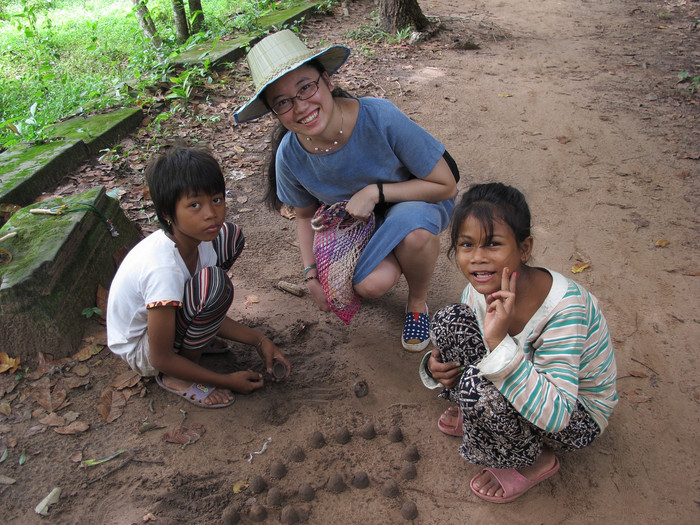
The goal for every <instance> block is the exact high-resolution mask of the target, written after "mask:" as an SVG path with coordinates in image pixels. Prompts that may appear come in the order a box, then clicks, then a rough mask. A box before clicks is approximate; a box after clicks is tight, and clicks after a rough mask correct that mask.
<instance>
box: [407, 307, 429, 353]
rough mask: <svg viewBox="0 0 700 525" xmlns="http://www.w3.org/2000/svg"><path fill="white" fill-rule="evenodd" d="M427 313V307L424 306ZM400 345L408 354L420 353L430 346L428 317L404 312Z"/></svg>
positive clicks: (422, 314)
mask: <svg viewBox="0 0 700 525" xmlns="http://www.w3.org/2000/svg"><path fill="white" fill-rule="evenodd" d="M425 311H426V312H427V311H428V305H426V306H425ZM401 344H402V345H403V347H404V348H405V349H406V350H408V351H409V352H420V351H422V350H425V348H426V347H427V346H428V345H429V344H430V317H429V314H427V313H425V314H424V313H422V312H406V317H405V318H404V322H403V334H402V337H401Z"/></svg>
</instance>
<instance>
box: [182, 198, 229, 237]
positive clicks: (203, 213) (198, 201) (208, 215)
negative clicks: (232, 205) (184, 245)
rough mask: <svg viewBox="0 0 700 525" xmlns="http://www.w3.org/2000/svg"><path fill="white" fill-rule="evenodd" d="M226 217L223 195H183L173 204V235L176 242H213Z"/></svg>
mask: <svg viewBox="0 0 700 525" xmlns="http://www.w3.org/2000/svg"><path fill="white" fill-rule="evenodd" d="M225 217H226V201H225V199H224V194H223V193H217V194H214V195H209V194H207V193H203V192H199V193H188V194H183V195H181V196H180V198H179V199H178V200H177V203H176V204H175V217H174V218H173V225H172V228H173V235H174V236H175V238H176V239H178V240H183V241H184V240H185V239H187V240H189V241H190V242H192V241H193V240H194V241H199V242H203V241H213V240H214V239H216V236H217V235H218V234H219V230H220V229H221V225H222V224H223V222H224V219H225Z"/></svg>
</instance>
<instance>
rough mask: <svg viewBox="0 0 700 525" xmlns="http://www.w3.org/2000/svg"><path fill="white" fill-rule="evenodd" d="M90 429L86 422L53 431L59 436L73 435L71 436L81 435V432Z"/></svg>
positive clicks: (73, 423) (78, 422)
mask: <svg viewBox="0 0 700 525" xmlns="http://www.w3.org/2000/svg"><path fill="white" fill-rule="evenodd" d="M89 428H90V425H88V424H87V423H85V422H84V421H73V422H72V423H71V424H70V425H68V426H65V427H58V428H54V429H53V430H54V432H56V433H57V434H64V435H71V434H80V433H81V432H85V431H86V430H87V429H89Z"/></svg>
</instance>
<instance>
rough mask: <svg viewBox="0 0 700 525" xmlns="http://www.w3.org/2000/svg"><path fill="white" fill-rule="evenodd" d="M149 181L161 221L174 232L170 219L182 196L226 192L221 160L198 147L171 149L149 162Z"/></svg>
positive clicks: (152, 197) (168, 229) (173, 217)
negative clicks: (220, 164)
mask: <svg viewBox="0 0 700 525" xmlns="http://www.w3.org/2000/svg"><path fill="white" fill-rule="evenodd" d="M146 181H147V182H148V190H149V192H150V193H151V200H152V201H153V205H154V206H155V208H156V214H157V215H158V221H160V224H161V227H162V228H163V229H164V230H165V231H166V232H168V233H173V228H172V226H171V225H169V224H168V222H167V220H168V219H170V220H174V219H175V205H176V204H177V201H178V200H179V199H180V198H181V197H183V196H187V195H188V194H194V193H200V192H201V193H205V194H207V195H216V194H218V193H225V192H226V182H225V181H224V174H223V173H222V172H221V167H220V166H219V163H218V162H217V161H216V159H215V158H214V157H213V156H212V155H211V154H210V153H209V152H208V151H206V150H203V149H198V148H186V147H182V146H175V147H171V148H169V149H168V151H167V152H166V153H165V154H163V155H159V156H158V157H156V158H155V159H153V160H152V161H151V162H150V163H149V164H148V167H147V168H146Z"/></svg>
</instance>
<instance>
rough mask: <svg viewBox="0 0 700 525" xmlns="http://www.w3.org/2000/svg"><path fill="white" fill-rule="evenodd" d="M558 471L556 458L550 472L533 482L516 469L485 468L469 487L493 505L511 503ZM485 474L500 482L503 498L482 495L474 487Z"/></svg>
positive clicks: (544, 473)
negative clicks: (476, 481)
mask: <svg viewBox="0 0 700 525" xmlns="http://www.w3.org/2000/svg"><path fill="white" fill-rule="evenodd" d="M558 471H559V459H558V458H556V457H555V458H554V466H552V468H551V469H549V470H548V471H546V472H543V473H542V474H541V475H540V476H539V477H538V478H537V479H535V480H533V481H530V480H529V479H527V478H526V477H525V476H523V475H522V474H521V473H520V472H518V471H517V470H515V469H514V468H485V469H483V470H482V471H481V472H479V473H478V474H477V475H476V476H474V477H473V478H472V480H471V481H470V482H469V486H470V487H471V489H472V492H473V493H474V494H476V495H477V496H478V497H479V498H481V499H483V500H485V501H489V502H491V503H508V502H510V501H513V500H515V499H518V498H519V497H520V496H522V495H523V494H525V493H526V492H527V491H528V490H530V489H531V488H532V487H534V486H535V485H537V484H538V483H540V482H541V481H544V480H545V479H547V478H549V477H551V476H553V475H554V474H556V473H557V472H558ZM484 472H490V473H491V475H492V476H493V477H494V478H496V481H498V483H499V484H500V485H501V488H502V489H503V496H500V497H498V496H487V495H486V494H482V493H481V492H479V489H477V488H476V487H475V486H474V480H476V478H478V477H479V476H481V475H482V474H483V473H484Z"/></svg>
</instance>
